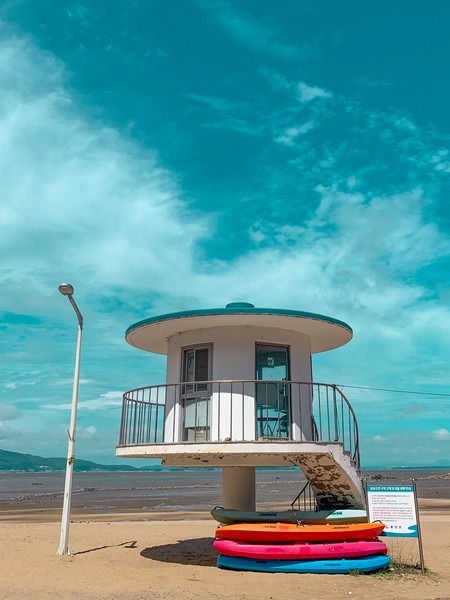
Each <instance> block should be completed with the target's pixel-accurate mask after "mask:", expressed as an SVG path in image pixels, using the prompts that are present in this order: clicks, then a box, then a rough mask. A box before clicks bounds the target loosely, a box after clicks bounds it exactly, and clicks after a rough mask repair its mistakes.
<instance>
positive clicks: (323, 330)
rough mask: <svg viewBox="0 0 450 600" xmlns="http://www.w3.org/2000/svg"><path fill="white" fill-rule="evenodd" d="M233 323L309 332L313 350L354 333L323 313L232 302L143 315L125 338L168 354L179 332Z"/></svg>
mask: <svg viewBox="0 0 450 600" xmlns="http://www.w3.org/2000/svg"><path fill="white" fill-rule="evenodd" d="M230 326H237V327H244V326H252V327H259V328H275V329H282V330H283V329H284V330H289V331H294V332H297V333H299V334H303V335H306V336H308V337H309V339H310V342H311V353H312V354H314V353H318V352H325V351H327V350H333V349H334V348H339V347H340V346H343V345H344V344H346V343H347V342H349V341H350V340H351V339H352V336H353V332H352V329H351V327H350V326H349V325H347V324H346V323H344V322H343V321H339V320H337V319H332V318H331V317H326V316H324V315H319V314H314V313H308V312H301V311H296V310H287V309H271V308H255V307H254V306H253V305H251V304H247V303H232V304H229V305H227V307H225V308H212V309H204V310H191V311H183V312H177V313H171V314H166V315H160V316H156V317H151V318H149V319H144V320H143V321H139V322H137V323H135V324H134V325H131V326H130V327H129V328H128V329H127V331H126V333H125V339H126V341H127V342H128V343H129V344H131V345H132V346H135V347H136V348H139V349H141V350H146V351H147V352H154V353H156V354H167V345H168V340H169V338H170V337H172V336H173V335H175V334H177V333H180V332H185V331H195V330H198V329H208V328H213V327H230Z"/></svg>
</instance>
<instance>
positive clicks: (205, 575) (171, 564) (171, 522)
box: [0, 501, 450, 600]
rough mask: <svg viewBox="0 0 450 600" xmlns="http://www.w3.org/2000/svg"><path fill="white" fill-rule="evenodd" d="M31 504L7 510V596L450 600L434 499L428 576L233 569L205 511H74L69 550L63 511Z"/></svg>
mask: <svg viewBox="0 0 450 600" xmlns="http://www.w3.org/2000/svg"><path fill="white" fill-rule="evenodd" d="M430 505H431V508H429V507H430ZM25 513H26V514H25ZM30 513H33V511H28V512H26V511H22V512H20V511H16V513H15V518H12V515H11V514H10V515H7V514H4V513H1V514H0V599H1V600H18V599H20V600H21V599H30V600H31V599H33V600H40V599H46V600H50V599H52V600H53V599H55V600H66V599H67V600H69V599H70V600H74V599H77V600H78V599H79V600H93V599H99V600H103V599H109V600H143V599H151V600H177V599H178V598H179V599H180V600H190V599H192V600H193V599H196V600H206V599H211V600H226V599H227V600H228V599H230V598H231V599H236V600H275V599H277V600H278V599H283V600H284V599H286V600H291V599H292V600H294V599H295V600H299V599H303V598H304V599H308V600H315V599H317V600H318V599H321V600H322V599H323V598H331V599H333V600H334V599H335V600H341V599H344V598H346V599H349V598H352V599H358V600H363V599H375V598H377V599H378V598H382V599H388V600H389V599H392V600H397V599H398V600H401V599H405V600H406V599H408V600H450V513H449V511H448V509H447V507H444V506H443V505H442V504H441V505H439V503H436V504H434V503H433V501H427V508H425V509H422V511H421V523H422V529H423V544H424V554H425V562H426V566H427V567H428V569H429V570H430V572H429V573H427V574H426V575H422V574H421V573H420V571H416V572H413V573H406V574H405V573H401V572H399V571H398V570H397V571H396V570H394V571H393V572H391V573H390V574H388V575H300V574H269V573H244V572H234V571H223V570H220V569H217V567H216V566H215V559H216V552H215V550H214V548H213V547H212V541H213V537H214V531H215V525H216V524H215V522H214V521H213V520H212V519H211V518H210V517H209V518H208V515H207V514H204V513H195V514H184V515H179V514H177V513H169V514H165V513H152V514H149V515H147V518H148V519H151V520H146V521H142V520H141V521H137V520H135V519H136V518H137V516H136V514H130V515H126V514H115V515H102V517H101V519H99V517H98V515H97V516H90V515H76V514H74V515H73V522H72V524H71V526H70V544H69V546H70V550H71V553H72V554H71V555H70V556H64V557H61V556H57V555H56V550H57V547H58V543H59V523H58V522H57V517H58V514H57V513H54V512H51V513H50V514H45V513H43V512H42V511H37V512H36V511H35V512H34V514H30ZM140 517H141V518H142V514H141V515H140ZM182 518H184V520H177V519H182ZM94 519H95V520H94ZM127 519H130V520H127ZM133 519H134V520H133ZM36 521H38V522H36ZM388 542H389V545H390V554H391V556H392V557H393V559H394V560H398V561H403V562H407V563H409V564H414V563H415V562H417V560H418V550H417V541H416V540H398V539H392V540H388Z"/></svg>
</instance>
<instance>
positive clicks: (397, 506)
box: [367, 483, 419, 538]
mask: <svg viewBox="0 0 450 600" xmlns="http://www.w3.org/2000/svg"><path fill="white" fill-rule="evenodd" d="M367 509H368V513H369V517H370V521H381V522H382V523H384V524H385V528H384V531H383V533H382V534H381V535H386V536H390V537H394V536H395V537H411V538H417V537H419V528H418V514H417V510H416V498H415V486H414V485H408V484H405V485H390V484H372V483H368V484H367Z"/></svg>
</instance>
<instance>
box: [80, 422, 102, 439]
mask: <svg viewBox="0 0 450 600" xmlns="http://www.w3.org/2000/svg"><path fill="white" fill-rule="evenodd" d="M96 437H97V429H96V427H95V426H94V425H88V426H87V427H78V429H77V438H78V439H79V440H93V439H95V438H96Z"/></svg>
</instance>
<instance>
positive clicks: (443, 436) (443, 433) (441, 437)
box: [433, 428, 450, 442]
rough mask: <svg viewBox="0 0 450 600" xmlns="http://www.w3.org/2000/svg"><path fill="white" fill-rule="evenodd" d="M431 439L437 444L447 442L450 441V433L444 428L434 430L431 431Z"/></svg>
mask: <svg viewBox="0 0 450 600" xmlns="http://www.w3.org/2000/svg"><path fill="white" fill-rule="evenodd" d="M433 437H434V439H435V440H438V441H439V442H448V441H450V431H448V430H447V429H444V428H441V429H436V430H435V431H433Z"/></svg>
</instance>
